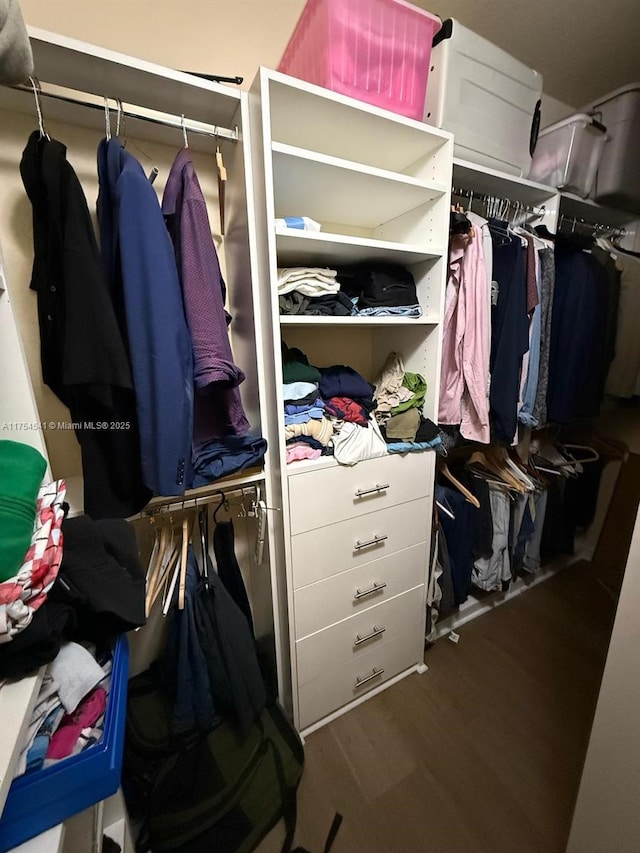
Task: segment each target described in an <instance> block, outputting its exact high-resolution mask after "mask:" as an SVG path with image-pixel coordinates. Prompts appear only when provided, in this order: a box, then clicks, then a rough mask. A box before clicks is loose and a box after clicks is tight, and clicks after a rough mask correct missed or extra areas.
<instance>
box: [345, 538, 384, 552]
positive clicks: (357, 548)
mask: <svg viewBox="0 0 640 853" xmlns="http://www.w3.org/2000/svg"><path fill="white" fill-rule="evenodd" d="M388 538H389V537H388V536H374V537H373V539H367V541H366V542H361V541H360V540H359V539H358V541H357V542H356V544H355V545H354V546H353V550H354V551H360V550H361V549H362V548H369V547H370V546H371V545H379V544H380V543H381V542H384V541H385V539H388Z"/></svg>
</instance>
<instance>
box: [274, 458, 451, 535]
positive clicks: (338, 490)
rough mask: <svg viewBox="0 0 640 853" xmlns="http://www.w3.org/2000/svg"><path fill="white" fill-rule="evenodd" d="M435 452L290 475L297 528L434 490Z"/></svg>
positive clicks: (300, 530)
mask: <svg viewBox="0 0 640 853" xmlns="http://www.w3.org/2000/svg"><path fill="white" fill-rule="evenodd" d="M434 464H435V462H434V454H433V453H414V454H409V455H408V456H400V455H389V456H383V457H381V458H379V459H369V460H368V461H366V462H360V463H359V464H358V465H354V466H353V467H352V468H349V467H345V466H341V467H338V468H323V469H322V470H320V471H306V472H305V473H303V474H293V475H291V476H289V503H290V505H291V515H290V525H291V533H292V535H295V534H296V533H304V532H305V531H306V530H313V529H315V528H317V527H325V526H326V525H329V524H335V522H336V521H342V520H343V519H345V518H354V517H355V516H358V515H364V514H365V513H371V512H374V511H376V510H381V509H385V508H386V507H389V506H395V505H396V504H399V503H404V502H406V501H411V500H415V498H422V497H427V496H429V495H431V494H432V493H433V476H434Z"/></svg>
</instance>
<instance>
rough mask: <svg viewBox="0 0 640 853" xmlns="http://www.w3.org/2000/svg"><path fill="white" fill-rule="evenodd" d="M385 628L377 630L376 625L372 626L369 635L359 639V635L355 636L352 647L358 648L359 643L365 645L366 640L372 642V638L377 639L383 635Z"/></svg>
mask: <svg viewBox="0 0 640 853" xmlns="http://www.w3.org/2000/svg"><path fill="white" fill-rule="evenodd" d="M386 630H387V629H386V628H378V627H377V626H376V625H374V626H373V631H372V632H371V633H370V634H366V635H365V636H364V637H361V636H360V634H356V638H355V640H354V642H353V645H354V646H359V645H360V644H361V643H366V642H367V640H373V638H374V637H379V636H380V635H381V634H384V632H385V631H386Z"/></svg>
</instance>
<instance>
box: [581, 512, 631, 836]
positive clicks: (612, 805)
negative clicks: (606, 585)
mask: <svg viewBox="0 0 640 853" xmlns="http://www.w3.org/2000/svg"><path fill="white" fill-rule="evenodd" d="M639 519H640V513H638V517H637V518H636V525H635V529H634V533H633V539H632V541H631V548H630V550H629V557H628V560H627V568H626V572H625V576H624V582H623V584H622V590H621V593H620V602H619V604H618V611H617V613H616V621H615V624H614V627H613V634H612V636H611V645H610V646H609V655H608V657H607V663H606V666H605V670H604V677H603V679H602V685H601V688H600V696H599V698H598V705H597V708H596V714H595V719H594V723H593V729H592V731H591V739H590V741H589V748H588V751H587V758H586V762H585V766H584V773H583V776H582V782H581V784H580V790H579V793H578V801H577V804H576V810H575V814H574V818H573V825H572V827H571V835H570V838H569V845H568V847H567V853H609V851H615V853H637V851H638V850H639V849H640V803H639V796H640V737H639V736H638V721H639V720H640V618H638V614H639V613H640V523H639Z"/></svg>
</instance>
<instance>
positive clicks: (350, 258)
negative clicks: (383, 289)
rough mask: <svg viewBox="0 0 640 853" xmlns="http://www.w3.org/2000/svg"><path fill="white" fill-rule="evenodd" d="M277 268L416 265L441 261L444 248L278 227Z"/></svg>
mask: <svg viewBox="0 0 640 853" xmlns="http://www.w3.org/2000/svg"><path fill="white" fill-rule="evenodd" d="M276 249H277V254H278V265H279V266H282V267H287V266H307V265H309V266H310V265H312V264H317V263H319V262H320V261H322V262H323V263H327V264H329V265H330V264H337V263H340V264H350V263H358V262H359V261H388V262H389V263H397V264H407V265H409V264H413V263H417V262H418V261H425V260H430V259H431V258H438V257H440V256H442V255H443V254H444V251H445V250H444V247H442V246H437V247H434V249H433V250H432V251H429V250H425V249H424V247H422V246H417V245H416V246H412V245H408V244H405V243H396V242H392V241H390V240H373V239H368V238H366V237H352V236H346V235H344V234H331V233H327V232H324V233H323V232H319V233H318V232H314V231H298V230H296V229H294V228H276Z"/></svg>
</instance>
